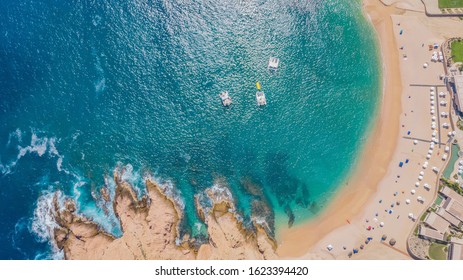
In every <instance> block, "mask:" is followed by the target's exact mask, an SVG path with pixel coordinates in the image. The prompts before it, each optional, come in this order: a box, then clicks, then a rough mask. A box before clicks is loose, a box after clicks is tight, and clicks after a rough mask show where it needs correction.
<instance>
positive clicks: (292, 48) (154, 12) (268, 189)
mask: <svg viewBox="0 0 463 280" xmlns="http://www.w3.org/2000/svg"><path fill="white" fill-rule="evenodd" d="M67 2H68V1H58V0H43V1H32V0H19V1H7V0H0V36H1V37H2V38H1V40H0V66H1V67H0V115H1V119H2V122H1V123H0V135H1V136H0V164H1V165H0V171H1V176H0V248H1V249H0V258H1V259H31V258H59V257H60V253H59V252H56V251H54V250H53V247H52V246H51V245H50V243H49V240H50V235H51V232H52V229H53V226H54V223H53V220H52V219H50V216H51V213H50V201H51V198H52V193H53V192H55V191H57V190H60V193H61V195H62V196H63V197H64V196H70V197H73V198H75V199H77V200H78V206H79V211H81V212H82V213H84V214H85V215H87V216H91V217H92V218H94V220H95V221H97V222H98V223H100V224H101V225H102V226H103V227H104V228H105V229H106V230H108V231H110V232H111V233H113V234H115V235H120V234H121V232H120V227H119V225H118V223H117V220H116V219H115V218H114V215H113V214H112V213H105V212H104V211H103V210H102V205H101V201H99V200H98V199H97V198H98V190H99V188H101V187H102V186H107V187H109V188H110V189H111V190H114V182H113V181H112V179H111V176H112V171H113V170H114V169H115V168H116V167H118V166H126V168H127V169H128V172H127V173H126V175H125V178H126V180H128V181H130V182H131V183H132V184H133V185H134V186H135V187H136V188H137V190H138V191H139V194H140V195H142V194H143V191H144V185H143V178H145V177H147V176H151V177H154V178H156V179H157V180H160V181H164V182H169V183H170V184H172V186H174V187H175V188H176V189H177V190H178V192H179V194H178V195H179V198H180V199H181V200H182V201H183V203H184V205H185V215H186V222H185V224H184V228H183V230H184V232H190V233H192V234H197V233H198V232H197V231H196V228H197V226H198V225H199V224H200V221H199V219H198V217H197V216H196V211H195V209H194V205H193V195H194V194H196V193H199V192H201V191H202V190H204V189H205V188H208V187H211V186H212V185H213V184H214V182H215V181H216V180H217V179H221V180H222V181H224V182H226V184H227V185H229V186H230V189H231V191H232V193H233V196H234V198H235V200H236V201H237V207H238V209H239V211H240V213H241V215H242V216H243V217H244V219H245V221H249V215H250V213H251V212H252V211H251V204H252V202H253V200H256V199H258V200H263V201H266V202H267V203H269V204H270V205H271V209H273V212H272V213H270V215H269V217H270V218H269V219H270V220H272V221H270V223H271V224H273V219H275V221H276V224H277V225H279V224H287V223H288V222H289V223H292V222H295V223H299V222H301V221H304V220H306V219H309V218H310V217H313V216H314V215H316V214H317V213H319V212H320V210H321V209H323V207H325V206H326V205H327V203H328V202H329V198H330V196H331V195H332V194H333V193H334V192H335V191H336V189H337V188H338V186H339V184H340V183H341V182H342V180H343V179H344V178H345V176H347V174H348V172H349V171H350V169H351V168H352V164H353V163H354V162H355V160H356V156H357V155H358V154H359V148H361V147H362V145H363V144H364V142H365V138H366V132H367V129H368V126H369V124H371V121H372V120H373V119H374V116H375V108H376V107H377V103H378V100H379V96H380V90H379V85H380V82H379V76H380V75H379V74H380V73H379V69H380V68H379V62H378V55H377V51H376V45H375V39H374V34H373V31H372V29H371V27H370V25H369V24H368V22H367V21H366V20H365V19H364V17H363V15H362V11H361V6H360V3H359V2H358V1H341V0H336V1H321V0H304V1H302V0H301V1H283V0H281V1H278V0H268V1H264V0H260V1H254V0H251V1H237V0H225V1H219V0H205V1H185V0H174V1H160V0H155V1H138V0H137V1H127V2H125V1H83V0H80V1H69V3H67ZM270 56H276V57H279V58H280V61H281V62H280V63H281V66H280V69H279V70H278V72H277V73H273V74H272V73H269V72H268V71H267V69H266V66H267V62H268V59H269V57H270ZM256 81H260V83H261V84H262V87H263V90H264V92H265V93H266V95H267V106H266V107H262V108H258V107H257V106H256V101H255V91H256V89H255V82H256ZM223 90H228V91H229V93H230V96H231V98H232V99H233V102H234V104H233V105H232V107H231V108H229V109H227V108H224V107H223V106H222V105H221V104H220V99H219V97H218V94H219V93H220V92H221V91H223ZM249 182H252V184H253V185H254V186H255V187H257V188H258V189H260V190H261V191H262V192H263V195H256V194H255V193H254V194H251V193H250V190H249V188H247V187H246V185H247V184H248V183H249Z"/></svg>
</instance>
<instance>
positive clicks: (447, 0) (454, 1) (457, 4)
mask: <svg viewBox="0 0 463 280" xmlns="http://www.w3.org/2000/svg"><path fill="white" fill-rule="evenodd" d="M445 8H463V0H439V9H445Z"/></svg>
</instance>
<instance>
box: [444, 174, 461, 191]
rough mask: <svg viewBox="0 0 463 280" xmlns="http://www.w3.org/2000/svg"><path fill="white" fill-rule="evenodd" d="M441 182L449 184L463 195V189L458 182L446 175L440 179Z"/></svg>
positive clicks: (448, 185)
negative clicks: (447, 177)
mask: <svg viewBox="0 0 463 280" xmlns="http://www.w3.org/2000/svg"><path fill="white" fill-rule="evenodd" d="M440 182H441V184H442V186H447V187H449V188H451V189H452V190H454V191H455V192H457V193H458V194H459V195H463V190H462V189H461V188H460V186H459V185H458V183H456V182H452V181H450V180H448V179H446V178H444V177H442V178H441V179H440Z"/></svg>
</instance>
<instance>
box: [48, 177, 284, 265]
mask: <svg viewBox="0 0 463 280" xmlns="http://www.w3.org/2000/svg"><path fill="white" fill-rule="evenodd" d="M114 178H115V181H116V185H117V187H116V191H115V197H114V200H113V208H114V213H115V214H116V217H117V218H118V220H119V221H120V225H121V228H122V231H123V235H122V236H121V237H120V238H116V237H114V236H112V235H110V234H108V233H106V232H105V231H103V230H102V229H101V228H100V227H99V226H98V225H97V224H96V223H94V222H92V221H89V220H87V219H86V218H85V217H83V216H81V215H79V214H77V211H76V205H75V203H74V202H73V201H72V200H70V199H68V200H66V201H65V203H64V205H59V203H58V199H57V198H55V200H54V208H55V209H54V213H55V214H54V215H55V217H54V218H55V221H56V224H57V225H58V226H57V227H56V228H55V230H54V240H55V243H56V245H57V247H58V248H59V249H61V250H63V252H64V257H65V258H66V259H196V258H198V259H274V258H276V257H277V256H276V254H275V249H276V243H275V242H274V241H273V239H271V238H270V237H269V236H268V234H267V231H266V229H264V227H262V226H261V225H260V224H258V223H256V222H255V223H254V230H248V229H245V228H244V226H243V224H242V222H241V221H240V220H239V219H238V218H239V216H238V215H236V213H235V207H234V204H233V200H232V198H231V195H230V193H229V192H228V189H226V188H222V189H220V192H214V190H213V189H212V188H211V189H208V190H207V191H206V194H205V195H206V198H207V199H209V200H210V203H211V204H210V205H211V207H210V209H205V208H204V207H202V206H201V205H200V203H199V201H197V207H198V213H199V215H200V216H201V218H202V219H203V220H204V222H205V223H206V225H207V231H208V235H209V238H208V242H206V243H204V244H201V245H199V246H198V245H197V244H194V242H195V241H194V240H190V239H189V237H188V236H185V237H184V238H183V239H182V240H180V234H179V227H180V226H179V225H180V223H181V220H182V218H183V212H182V211H183V210H182V209H181V207H180V206H179V205H178V203H177V202H176V201H175V200H174V199H173V198H172V197H169V196H168V195H166V189H165V188H163V186H161V185H159V184H157V183H155V182H153V181H151V180H147V181H146V188H147V192H146V195H145V196H143V197H142V198H141V199H138V198H137V195H136V193H135V192H134V190H133V188H132V187H131V186H130V185H129V184H127V183H126V182H124V181H122V180H121V179H120V176H119V175H118V174H117V173H115V175H114ZM105 200H106V198H105Z"/></svg>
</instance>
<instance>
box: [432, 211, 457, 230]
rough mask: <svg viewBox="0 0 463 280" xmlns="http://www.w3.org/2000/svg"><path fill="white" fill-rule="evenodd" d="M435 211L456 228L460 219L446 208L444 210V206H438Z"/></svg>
mask: <svg viewBox="0 0 463 280" xmlns="http://www.w3.org/2000/svg"><path fill="white" fill-rule="evenodd" d="M436 213H437V215H439V216H441V217H442V218H444V220H446V221H447V222H449V223H450V224H451V225H452V226H454V227H456V228H459V227H460V223H461V221H460V220H459V219H457V218H456V217H455V216H453V215H451V214H450V213H449V212H447V210H445V209H444V208H440V209H439V210H438V211H437V212H436Z"/></svg>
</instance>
